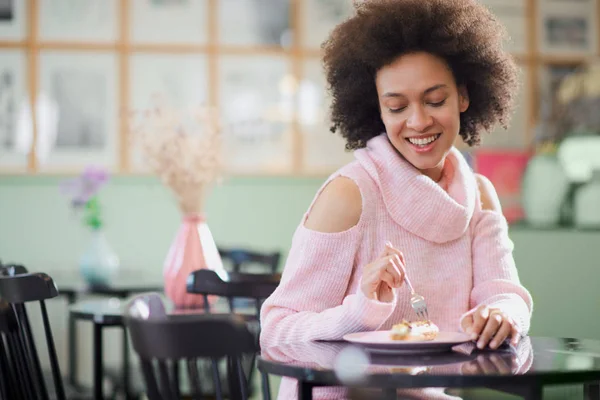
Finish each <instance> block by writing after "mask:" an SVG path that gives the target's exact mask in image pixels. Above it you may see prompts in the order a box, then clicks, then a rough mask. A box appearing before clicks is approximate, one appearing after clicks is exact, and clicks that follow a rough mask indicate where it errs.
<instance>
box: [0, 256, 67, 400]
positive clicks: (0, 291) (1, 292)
mask: <svg viewBox="0 0 600 400" xmlns="http://www.w3.org/2000/svg"><path fill="white" fill-rule="evenodd" d="M10 268H12V267H8V268H7V267H6V266H4V267H3V268H2V269H1V270H0V299H2V301H4V302H6V303H7V304H9V305H10V307H11V308H12V309H13V310H14V315H15V318H16V321H17V325H18V339H15V340H17V341H18V342H19V343H21V345H22V350H23V351H22V354H21V355H22V358H21V364H22V365H23V366H24V367H27V371H28V373H29V374H30V375H31V376H32V377H33V385H32V386H31V387H30V388H29V389H30V390H32V391H34V392H33V393H34V395H32V396H29V395H28V396H26V398H31V399H38V398H39V399H47V398H48V391H47V389H46V385H45V382H44V377H43V374H42V368H41V365H40V361H39V357H38V352H37V348H36V345H35V341H34V338H33V332H32V329H31V325H30V323H29V317H28V315H27V310H26V308H25V304H27V303H32V302H39V304H40V310H41V314H42V321H43V325H44V333H45V337H46V345H47V348H48V356H49V360H50V366H51V369H52V376H53V380H54V387H55V390H56V397H57V398H58V399H59V400H63V399H65V398H66V397H65V391H64V386H63V382H62V375H61V372H60V366H59V364H58V357H57V355H56V348H55V346H54V339H53V337H52V329H51V327H50V320H49V318H48V311H47V309H46V303H45V300H48V299H52V298H54V297H56V296H58V289H57V288H56V285H55V284H54V281H53V280H52V278H50V277H49V276H48V275H46V274H44V273H34V274H31V273H21V274H18V273H15V272H18V271H21V269H19V268H16V269H15V268H12V269H10ZM22 270H24V268H23V269H22Z"/></svg>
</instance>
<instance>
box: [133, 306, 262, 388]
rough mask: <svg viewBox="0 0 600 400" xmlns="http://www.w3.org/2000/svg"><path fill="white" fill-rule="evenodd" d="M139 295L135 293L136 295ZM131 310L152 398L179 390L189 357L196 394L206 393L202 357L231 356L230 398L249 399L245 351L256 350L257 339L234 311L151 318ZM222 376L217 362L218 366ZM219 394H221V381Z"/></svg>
mask: <svg viewBox="0 0 600 400" xmlns="http://www.w3.org/2000/svg"><path fill="white" fill-rule="evenodd" d="M134 301H135V299H134ZM139 315H140V314H139V313H137V316H134V314H133V313H128V315H126V316H125V323H126V325H127V328H128V330H129V334H130V336H131V340H132V343H133V348H134V349H135V351H136V353H137V354H138V356H139V358H140V365H141V368H142V373H143V376H144V380H145V382H146V389H147V395H148V397H149V399H150V400H155V399H156V400H158V399H160V400H163V399H164V400H171V399H178V398H179V396H180V388H179V369H178V366H179V363H180V362H181V361H183V362H185V364H186V369H187V373H188V378H189V384H190V387H191V389H192V392H193V393H190V395H191V397H192V398H198V397H200V396H201V394H202V383H201V378H200V372H199V365H198V362H199V361H200V360H202V359H212V360H217V359H223V358H225V359H226V360H227V370H228V371H227V381H228V385H229V398H231V399H247V398H248V382H247V380H246V378H245V375H244V371H243V368H242V366H241V357H242V355H245V354H254V353H256V351H257V349H256V344H255V341H254V337H253V335H252V334H251V333H250V331H249V330H248V328H247V327H246V325H245V324H244V322H243V321H242V320H240V319H238V318H236V317H235V316H233V315H193V314H182V315H168V316H165V317H163V318H152V316H151V315H150V316H149V317H148V318H143V317H140V316H139ZM214 371H215V373H216V376H215V377H214V378H215V379H216V381H217V382H220V381H221V378H220V376H219V372H218V368H215V369H214ZM216 389H217V393H216V395H217V398H222V396H223V393H222V390H221V388H220V385H218V386H217V388H216Z"/></svg>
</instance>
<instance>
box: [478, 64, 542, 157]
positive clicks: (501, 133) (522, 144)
mask: <svg viewBox="0 0 600 400" xmlns="http://www.w3.org/2000/svg"><path fill="white" fill-rule="evenodd" d="M520 67H521V70H520V81H521V86H520V90H519V94H518V97H517V99H516V103H515V108H514V111H513V113H512V118H511V121H510V124H509V126H508V128H507V129H504V128H502V127H501V126H497V127H496V128H495V129H494V130H493V131H492V132H489V133H488V132H485V133H483V134H482V140H481V145H482V147H484V148H486V149H489V148H494V149H513V150H524V149H527V148H528V146H529V145H530V144H531V143H530V142H531V137H530V135H529V128H530V127H529V121H528V116H529V115H530V112H529V107H530V96H531V93H530V90H529V87H530V85H529V82H528V80H527V79H528V77H529V74H528V71H527V67H526V66H524V65H521V66H520Z"/></svg>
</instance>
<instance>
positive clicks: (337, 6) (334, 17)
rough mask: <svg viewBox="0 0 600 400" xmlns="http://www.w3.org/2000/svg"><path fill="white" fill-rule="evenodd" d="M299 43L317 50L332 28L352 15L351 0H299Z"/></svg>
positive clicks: (306, 47)
mask: <svg viewBox="0 0 600 400" xmlns="http://www.w3.org/2000/svg"><path fill="white" fill-rule="evenodd" d="M298 8H299V11H300V26H301V31H302V37H301V43H302V47H303V48H305V49H312V50H318V49H319V48H320V46H321V43H323V41H324V40H325V39H327V37H328V36H329V34H330V33H331V31H332V30H333V28H334V27H335V26H336V25H337V24H339V23H340V22H342V21H343V20H344V19H346V18H348V17H349V16H351V15H352V13H353V11H354V6H353V4H352V0H304V1H301V2H299V7H298Z"/></svg>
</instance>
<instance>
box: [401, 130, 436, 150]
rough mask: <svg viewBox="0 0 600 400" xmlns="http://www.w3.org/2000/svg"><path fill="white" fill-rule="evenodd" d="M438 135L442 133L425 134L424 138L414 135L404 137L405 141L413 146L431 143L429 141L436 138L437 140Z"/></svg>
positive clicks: (431, 141) (423, 145)
mask: <svg viewBox="0 0 600 400" xmlns="http://www.w3.org/2000/svg"><path fill="white" fill-rule="evenodd" d="M440 136H442V134H441V133H438V134H437V135H431V136H427V137H425V138H416V137H412V138H406V141H407V142H409V143H410V144H413V145H415V146H419V147H425V146H427V145H428V144H431V143H433V142H435V141H436V140H438V139H439V137H440Z"/></svg>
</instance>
